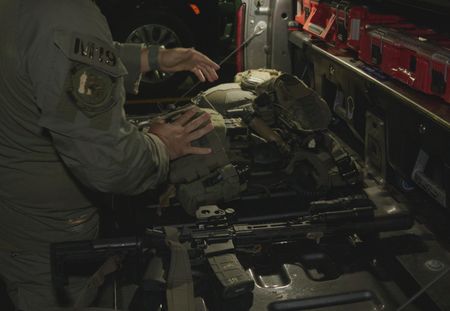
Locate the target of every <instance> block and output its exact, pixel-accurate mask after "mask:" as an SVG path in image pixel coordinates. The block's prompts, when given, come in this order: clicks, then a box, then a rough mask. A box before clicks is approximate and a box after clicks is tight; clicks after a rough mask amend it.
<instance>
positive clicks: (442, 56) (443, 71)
mask: <svg viewBox="0 0 450 311" xmlns="http://www.w3.org/2000/svg"><path fill="white" fill-rule="evenodd" d="M431 64H432V65H431V73H430V75H431V79H430V80H431V81H430V84H431V85H430V89H431V91H432V93H433V94H435V95H439V96H441V97H442V98H443V99H444V100H445V101H446V102H448V103H450V50H448V49H445V48H442V47H441V48H439V49H438V50H437V51H435V53H434V54H433V55H432V56H431Z"/></svg>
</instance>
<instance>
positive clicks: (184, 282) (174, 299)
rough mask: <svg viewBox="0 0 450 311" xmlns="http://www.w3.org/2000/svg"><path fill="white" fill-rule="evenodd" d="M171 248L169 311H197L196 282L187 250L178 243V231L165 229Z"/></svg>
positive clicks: (169, 228)
mask: <svg viewBox="0 0 450 311" xmlns="http://www.w3.org/2000/svg"><path fill="white" fill-rule="evenodd" d="M164 230H165V232H166V243H167V245H168V246H169V248H170V267H169V273H168V276H167V289H166V299H167V306H168V311H181V310H183V311H195V310H196V306H195V305H196V304H195V298H194V282H193V280H192V271H191V263H190V260H189V254H188V252H187V249H186V248H185V247H184V246H183V245H181V243H180V242H179V241H178V230H177V229H176V228H172V227H164Z"/></svg>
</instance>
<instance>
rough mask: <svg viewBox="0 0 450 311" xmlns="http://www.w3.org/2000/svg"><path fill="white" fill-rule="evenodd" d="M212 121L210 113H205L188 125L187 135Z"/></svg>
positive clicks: (185, 128) (186, 127) (186, 128)
mask: <svg viewBox="0 0 450 311" xmlns="http://www.w3.org/2000/svg"><path fill="white" fill-rule="evenodd" d="M210 119H211V116H210V115H209V114H208V113H203V114H202V115H201V116H199V117H198V118H196V119H194V120H192V121H191V122H189V123H188V124H186V126H185V127H184V130H185V132H186V133H190V132H192V131H193V130H195V129H196V128H198V127H199V126H200V125H202V124H203V123H205V122H207V121H208V120H210Z"/></svg>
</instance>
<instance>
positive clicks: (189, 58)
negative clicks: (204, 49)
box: [158, 48, 220, 82]
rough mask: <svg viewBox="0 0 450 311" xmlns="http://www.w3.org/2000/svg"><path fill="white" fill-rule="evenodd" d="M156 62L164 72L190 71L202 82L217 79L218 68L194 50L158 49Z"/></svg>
mask: <svg viewBox="0 0 450 311" xmlns="http://www.w3.org/2000/svg"><path fill="white" fill-rule="evenodd" d="M158 62H159V68H160V70H161V71H164V72H177V71H191V72H193V73H194V74H195V75H196V76H197V78H198V79H199V80H200V81H202V82H204V81H206V80H208V81H209V82H212V81H215V80H217V79H218V76H217V73H216V71H217V70H219V68H220V66H219V65H217V64H216V63H215V62H213V61H212V60H211V59H209V58H208V57H207V56H205V55H204V54H202V53H200V52H198V51H196V50H195V49H186V48H174V49H160V50H159V55H158Z"/></svg>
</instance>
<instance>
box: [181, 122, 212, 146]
mask: <svg viewBox="0 0 450 311" xmlns="http://www.w3.org/2000/svg"><path fill="white" fill-rule="evenodd" d="M212 130H214V125H212V123H209V124H208V125H206V126H204V127H202V128H201V129H198V130H196V131H193V132H192V133H190V134H189V135H188V137H187V139H188V141H189V142H191V141H193V140H196V139H199V138H200V137H203V136H204V135H206V134H208V133H209V132H211V131H212Z"/></svg>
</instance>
